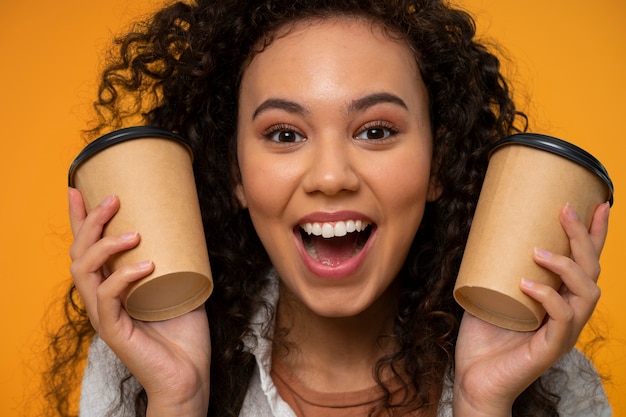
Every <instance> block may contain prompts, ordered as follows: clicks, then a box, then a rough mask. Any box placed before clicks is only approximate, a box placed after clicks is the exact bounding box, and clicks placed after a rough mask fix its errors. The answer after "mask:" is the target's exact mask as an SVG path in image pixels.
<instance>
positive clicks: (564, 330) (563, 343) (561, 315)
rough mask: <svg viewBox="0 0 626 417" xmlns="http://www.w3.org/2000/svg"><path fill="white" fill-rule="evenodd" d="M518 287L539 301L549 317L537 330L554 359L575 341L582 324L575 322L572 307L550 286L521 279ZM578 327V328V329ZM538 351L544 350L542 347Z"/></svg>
mask: <svg viewBox="0 0 626 417" xmlns="http://www.w3.org/2000/svg"><path fill="white" fill-rule="evenodd" d="M520 289H521V290H522V291H523V292H524V293H525V294H527V295H529V296H530V297H532V298H533V299H534V300H536V301H537V302H539V303H540V304H541V305H542V306H543V308H544V309H545V310H546V314H547V316H548V317H549V319H548V320H547V323H545V324H544V325H543V326H542V327H541V328H540V329H539V330H538V332H539V333H542V334H543V338H541V339H540V340H541V341H542V343H545V348H548V349H549V350H550V351H552V352H553V356H554V359H556V358H558V357H560V356H561V355H563V354H564V353H565V352H567V351H568V350H569V349H571V347H572V346H573V344H574V343H575V342H576V338H577V337H578V333H579V332H580V330H582V326H580V325H577V324H576V315H575V312H574V309H573V308H572V307H571V306H570V305H569V304H568V303H567V301H566V300H565V299H564V298H563V297H562V296H561V295H560V294H559V293H558V292H557V291H555V290H554V289H553V288H552V287H550V286H548V285H545V284H541V283H539V282H536V281H533V280H528V279H522V282H521V284H520ZM578 327H580V329H578ZM540 351H543V352H545V350H544V348H541V349H540Z"/></svg>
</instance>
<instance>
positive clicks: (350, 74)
mask: <svg viewBox="0 0 626 417" xmlns="http://www.w3.org/2000/svg"><path fill="white" fill-rule="evenodd" d="M311 83H315V84H316V87H317V88H318V90H319V88H320V87H321V84H323V83H326V84H327V88H330V89H334V88H344V87H346V86H347V85H351V86H352V87H355V88H359V87H362V88H364V89H365V88H367V89H371V90H376V89H377V88H383V87H389V86H393V85H395V86H396V87H397V88H399V89H403V88H407V87H411V86H415V87H417V84H421V77H420V76H419V70H418V66H417V61H416V55H415V54H414V52H413V51H412V50H411V48H410V47H409V46H408V44H407V43H406V42H405V41H404V40H401V39H399V37H397V36H393V34H392V33H390V32H389V31H387V30H385V29H384V28H383V27H382V25H380V24H378V23H373V22H371V21H367V20H365V19H360V18H349V17H340V18H331V19H314V20H306V21H299V22H296V23H292V24H290V25H288V26H284V27H282V28H280V29H279V30H278V31H276V33H275V36H274V38H273V41H272V42H270V43H269V44H268V45H267V46H266V47H265V48H264V49H263V50H262V51H261V52H259V53H257V54H256V55H254V56H253V57H252V59H251V60H250V62H249V63H248V65H247V66H246V68H245V69H244V73H243V79H242V88H246V89H248V88H253V89H254V88H259V89H263V88H272V89H275V88H281V87H284V88H291V89H292V91H296V90H298V89H301V90H302V89H304V87H305V86H306V85H311ZM359 83H360V84H359ZM407 83H408V84H411V86H408V85H407ZM377 84H381V85H380V86H378V85H377ZM293 89H295V90H293Z"/></svg>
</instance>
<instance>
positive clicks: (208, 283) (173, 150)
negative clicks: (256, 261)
mask: <svg viewBox="0 0 626 417" xmlns="http://www.w3.org/2000/svg"><path fill="white" fill-rule="evenodd" d="M192 160H193V156H192V154H191V150H190V148H189V147H188V146H187V145H186V144H185V143H184V141H183V140H182V139H181V138H180V137H178V136H176V135H173V134H172V133H170V132H168V131H166V130H163V129H159V128H154V127H146V126H141V127H130V128H126V129H121V130H118V131H114V132H111V133H109V134H107V135H104V136H102V137H100V138H98V139H96V140H95V141H94V142H92V143H90V144H89V145H87V146H86V147H85V148H84V149H83V151H82V152H81V153H80V154H79V155H78V156H77V158H76V159H75V160H74V162H73V164H72V166H71V167H70V172H69V184H70V186H72V187H75V188H78V189H79V190H80V191H81V193H82V195H83V199H84V201H85V206H86V209H87V211H90V210H91V209H92V208H93V207H95V206H96V205H98V204H100V202H102V201H103V200H104V199H105V198H106V197H107V196H109V195H111V194H116V195H117V196H118V197H119V199H120V208H119V211H118V212H117V214H115V216H114V217H113V219H112V220H111V221H110V222H109V223H108V224H107V225H106V227H105V229H104V233H103V234H104V236H110V235H119V234H122V233H126V232H132V231H137V232H139V234H140V236H141V241H140V243H139V245H138V246H137V247H135V248H133V249H131V250H129V251H126V252H123V253H121V254H118V255H115V256H113V257H112V258H111V259H110V260H109V267H110V269H111V270H112V271H115V270H117V269H118V268H120V267H121V266H124V265H129V264H134V263H138V262H141V261H144V260H152V261H153V262H154V265H155V268H154V271H153V272H152V273H151V274H150V275H149V276H147V277H145V278H143V279H141V280H140V281H138V282H137V283H135V284H134V285H132V286H131V287H130V289H129V290H128V292H127V294H126V297H125V308H126V310H127V311H128V313H129V314H130V315H131V316H132V317H133V318H136V319H139V320H144V321H157V320H166V319H170V318H173V317H177V316H180V315H182V314H185V313H187V312H189V311H191V310H193V309H195V308H197V307H198V306H200V305H202V304H203V303H204V302H205V301H206V299H207V298H208V297H209V295H210V294H211V291H212V289H213V281H212V278H211V270H210V265H209V258H208V253H207V248H206V241H205V236H204V229H203V226H202V220H201V215H200V206H199V202H198V195H197V191H196V185H195V181H194V175H193V169H192Z"/></svg>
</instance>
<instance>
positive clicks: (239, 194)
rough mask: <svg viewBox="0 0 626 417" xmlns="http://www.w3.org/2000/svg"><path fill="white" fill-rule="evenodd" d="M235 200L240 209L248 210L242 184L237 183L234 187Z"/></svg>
mask: <svg viewBox="0 0 626 417" xmlns="http://www.w3.org/2000/svg"><path fill="white" fill-rule="evenodd" d="M235 198H237V201H238V202H239V205H240V206H241V208H244V209H245V208H248V199H246V193H245V191H244V189H243V184H242V183H239V184H237V185H236V186H235Z"/></svg>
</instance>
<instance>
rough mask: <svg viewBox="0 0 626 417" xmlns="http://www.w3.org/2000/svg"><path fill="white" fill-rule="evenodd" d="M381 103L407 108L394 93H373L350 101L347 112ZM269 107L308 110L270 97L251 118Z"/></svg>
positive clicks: (298, 112) (291, 110)
mask: <svg viewBox="0 0 626 417" xmlns="http://www.w3.org/2000/svg"><path fill="white" fill-rule="evenodd" d="M383 103H391V104H395V105H397V106H400V107H402V108H404V109H406V110H408V106H407V105H406V103H405V102H404V100H402V99H401V98H400V97H398V96H396V95H395V94H391V93H374V94H369V95H367V96H365V97H361V98H359V99H357V100H354V101H353V102H351V103H350V105H349V106H348V112H350V113H353V112H358V111H364V110H366V109H368V108H370V107H373V106H375V105H377V104H383ZM270 109H278V110H284V111H286V112H288V113H295V114H307V113H308V112H309V111H308V110H307V109H306V107H304V106H302V105H301V104H299V103H296V102H295V101H291V100H285V99H281V98H270V99H267V100H265V101H264V102H263V103H261V105H259V107H257V108H256V109H255V110H254V113H252V120H254V119H256V118H257V116H258V115H259V114H261V113H263V112H264V111H266V110H270Z"/></svg>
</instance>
